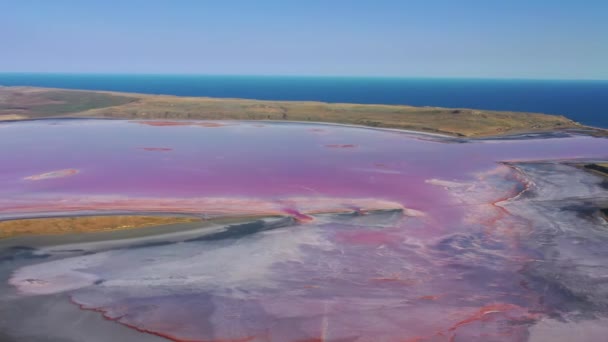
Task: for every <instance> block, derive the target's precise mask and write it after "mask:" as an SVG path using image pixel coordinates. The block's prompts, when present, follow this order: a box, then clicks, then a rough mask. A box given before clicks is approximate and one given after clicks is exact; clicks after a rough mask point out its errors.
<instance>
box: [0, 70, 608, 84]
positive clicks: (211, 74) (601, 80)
mask: <svg viewBox="0 0 608 342" xmlns="http://www.w3.org/2000/svg"><path fill="white" fill-rule="evenodd" d="M0 75H66V76H79V75H83V76H85V75H86V76H192V77H268V78H281V77H293V78H345V79H346V78H368V79H396V80H397V79H411V80H415V79H437V80H497V81H498V80H500V81H592V82H607V81H608V79H601V78H535V77H501V76H487V77H479V76H394V75H390V76H389V75H314V74H213V73H181V72H180V73H169V72H167V73H148V72H131V73H128V72H71V71H66V72H63V71H0Z"/></svg>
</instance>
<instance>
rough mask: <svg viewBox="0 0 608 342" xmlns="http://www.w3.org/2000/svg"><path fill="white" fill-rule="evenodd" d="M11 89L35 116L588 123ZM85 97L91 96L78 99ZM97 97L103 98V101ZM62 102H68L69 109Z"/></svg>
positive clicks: (477, 125) (459, 127)
mask: <svg viewBox="0 0 608 342" xmlns="http://www.w3.org/2000/svg"><path fill="white" fill-rule="evenodd" d="M28 89H29V90H28ZM11 92H19V93H20V95H19V97H20V99H19V101H20V103H21V104H22V105H23V104H27V103H28V101H27V98H28V97H31V102H32V103H34V104H36V106H32V108H33V109H27V106H26V105H24V106H22V107H23V108H25V109H24V110H23V111H22V112H20V113H13V114H18V115H21V116H26V117H32V118H33V117H36V118H39V117H44V114H45V113H44V112H43V111H41V108H46V107H44V106H47V107H48V106H53V110H54V111H53V112H52V113H49V114H48V116H57V115H58V114H60V113H61V112H65V114H64V115H63V116H69V117H101V118H117V119H163V120H197V119H202V120H288V121H311V122H331V123H342V124H354V125H363V126H370V127H385V128H399V129H408V130H416V131H422V132H432V133H442V134H448V135H453V136H466V137H483V136H496V135H504V134H514V133H522V132H546V131H554V130H561V129H576V128H584V126H581V125H580V124H578V123H576V122H574V121H572V120H569V119H567V118H565V117H563V116H554V115H545V114H534V113H518V112H500V111H486V110H472V109H449V108H438V107H412V106H392V105H359V104H343V103H323V102H302V101H258V100H244V99H219V98H203V97H176V96H164V95H142V94H123V93H115V92H92V91H77V90H56V89H42V88H23V87H20V88H15V87H4V88H1V87H0V106H1V105H2V98H3V97H4V98H10V97H11V96H10V93H11ZM45 92H49V93H50V94H51V95H52V96H51V95H48V94H46V95H45ZM2 94H4V95H2ZM7 94H8V95H7ZM102 95H103V96H102ZM81 98H85V99H87V100H86V101H84V100H79V99H81ZM49 99H51V100H53V101H58V100H57V99H60V100H61V101H63V102H62V104H57V103H53V104H48V103H45V102H44V101H46V100H49ZM41 101H42V102H41ZM70 101H77V103H76V104H71V103H70ZM95 101H98V103H96V102H95ZM83 103H86V106H88V107H90V108H86V109H82V110H76V111H75V109H77V108H79V107H82V106H83ZM61 106H67V107H68V109H66V108H62V107H61ZM34 107H35V108H34Z"/></svg>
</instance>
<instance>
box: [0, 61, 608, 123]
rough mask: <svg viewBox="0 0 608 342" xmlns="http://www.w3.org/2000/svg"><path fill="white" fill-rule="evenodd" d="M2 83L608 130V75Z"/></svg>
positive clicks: (23, 76)
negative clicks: (480, 116)
mask: <svg viewBox="0 0 608 342" xmlns="http://www.w3.org/2000/svg"><path fill="white" fill-rule="evenodd" d="M0 85H4V86H37V87H53V88H69V89H87V90H110V91H120V92H134V93H144V94H165V95H178V96H207V97H224V98H246V99H260V100H298V101H322V102H342V103H362V104H401V105H412V106H436V107H450V108H474V109H487V110H504V111H518V112H535V113H546V114H558V115H564V116H566V117H568V118H570V119H572V120H574V121H578V122H580V123H582V124H585V125H589V126H596V127H603V128H608V80H606V81H602V80H597V81H596V80H528V79H458V78H389V77H329V76H323V77H312V76H234V75H230V76H221V75H141V74H51V73H0Z"/></svg>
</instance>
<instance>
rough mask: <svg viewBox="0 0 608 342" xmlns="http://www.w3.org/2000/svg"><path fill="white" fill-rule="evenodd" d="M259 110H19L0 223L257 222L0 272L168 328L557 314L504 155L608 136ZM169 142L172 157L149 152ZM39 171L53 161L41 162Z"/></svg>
mask: <svg viewBox="0 0 608 342" xmlns="http://www.w3.org/2000/svg"><path fill="white" fill-rule="evenodd" d="M265 125H266V127H265V128H264V129H263V130H260V129H259V128H257V127H255V126H254V125H252V124H251V123H246V124H239V123H238V122H237V123H235V124H234V125H232V124H230V125H228V124H224V123H215V122H197V121H189V122H183V121H135V122H125V121H89V120H88V121H87V124H86V125H82V124H79V123H78V121H77V122H76V123H72V122H70V121H66V122H65V123H64V124H62V125H60V126H56V127H53V132H47V130H46V128H47V123H44V122H42V123H40V122H33V123H15V124H11V125H10V127H9V128H8V129H5V130H3V134H2V135H0V144H1V146H7V145H8V144H9V143H11V142H13V141H19V140H18V139H20V137H23V136H24V135H25V133H27V136H28V142H30V143H28V144H14V143H13V145H11V146H15V147H14V148H11V149H10V150H9V151H7V152H5V153H2V154H0V166H1V168H2V171H1V172H0V219H10V218H16V217H48V216H57V215H72V214H95V213H101V214H113V213H158V214H166V213H172V214H180V213H182V214H189V215H191V214H194V215H198V216H201V217H204V218H214V217H243V218H246V220H244V221H247V222H246V223H243V224H242V225H241V224H239V225H230V226H226V227H224V226H219V225H218V226H217V227H216V226H215V225H214V227H213V229H212V230H209V231H207V230H206V228H205V229H201V230H200V231H199V230H194V232H195V233H192V234H201V235H200V237H199V236H198V235H197V238H192V239H190V238H188V239H187V240H186V239H185V238H184V239H182V236H184V235H185V234H184V235H182V232H178V234H174V235H171V239H175V240H171V241H164V240H162V241H163V243H159V244H156V243H149V244H147V243H144V242H145V241H155V240H143V238H142V240H137V241H135V242H133V245H129V246H137V248H130V247H125V245H120V246H121V247H120V248H118V247H116V248H115V249H113V246H118V243H125V244H126V243H131V241H126V242H125V241H111V242H110V241H101V242H99V241H96V242H92V243H74V244H73V245H72V246H70V247H69V248H67V247H66V246H60V247H44V248H42V249H41V250H40V251H38V250H37V251H32V253H41V254H44V255H50V256H51V257H49V258H31V260H30V259H28V262H30V263H29V264H25V261H24V265H25V266H20V267H19V268H17V269H16V270H15V271H14V272H13V273H12V274H11V276H10V279H9V284H10V285H11V286H14V287H15V289H16V290H17V291H18V293H19V296H35V295H50V294H59V293H64V294H66V295H69V296H71V298H73V302H74V303H76V304H78V305H79V306H80V308H82V309H86V310H92V311H95V312H99V313H100V315H103V316H104V317H106V318H108V319H111V320H114V321H116V322H118V323H120V324H123V325H125V326H128V327H131V328H133V329H136V330H138V331H141V332H142V333H150V334H154V335H157V336H162V337H164V338H167V339H169V340H172V341H209V342H211V341H214V342H223V341H224V342H227V341H234V342H236V341H239V342H244V341H286V342H292V341H295V342H297V341H351V340H352V341H386V342H393V341H395V342H397V341H412V342H413V341H433V342H435V341H456V342H462V341H509V342H519V341H525V340H526V336H527V335H526V334H527V329H528V328H529V326H530V324H533V323H534V322H535V321H537V320H539V319H544V318H546V314H544V313H546V312H556V310H553V311H552V310H551V309H552V308H550V307H549V305H550V304H547V302H549V301H545V300H543V299H542V296H547V295H549V294H545V293H541V292H539V290H538V288H539V287H538V284H536V283H534V281H533V280H530V279H529V278H526V276H525V275H524V274H523V272H522V269H524V268H525V267H526V266H527V265H529V263H530V262H532V261H533V260H534V259H535V258H539V254H541V253H539V251H537V250H533V249H532V248H529V247H528V246H527V245H525V242H526V241H525V240H526V239H528V238H529V237H530V232H531V230H532V229H533V228H532V227H533V226H532V224H531V223H532V222H530V221H528V220H527V218H526V217H521V216H519V215H516V213H515V212H514V210H515V209H517V208H515V209H514V207H513V206H509V205H510V204H511V205H513V203H514V201H516V200H521V199H522V198H525V197H526V196H523V195H522V194H523V193H525V192H526V191H530V189H533V184H532V183H530V181H528V180H527V178H526V177H527V176H525V175H523V173H522V175H520V171H519V170H518V169H517V168H515V167H509V166H507V165H505V164H502V162H505V161H506V162H508V161H512V160H524V161H526V160H527V161H534V160H540V159H542V160H560V159H566V158H581V159H583V158H589V159H594V160H599V159H602V158H608V152H607V151H608V139H602V138H590V137H583V136H571V137H565V138H551V139H536V138H535V139H528V140H484V141H475V140H466V141H463V142H465V143H453V140H451V139H448V140H442V139H441V138H437V137H433V138H428V139H420V136H413V135H409V134H407V133H403V132H393V131H382V130H369V129H362V128H353V127H344V126H329V125H327V126H325V125H318V126H313V127H314V128H311V126H310V125H309V124H295V123H270V122H269V123H268V124H266V123H265ZM220 126H226V127H225V128H223V129H217V130H205V131H204V132H201V131H200V130H195V129H183V127H220ZM158 127H162V128H158ZM55 130H58V131H55ZM311 131H312V132H325V133H327V134H311ZM108 132H111V134H112V135H111V136H112V143H111V144H110V143H108V141H107V139H108ZM58 134H60V135H61V137H63V138H62V139H63V140H61V141H58V140H57V139H56V137H57V135H58ZM83 136H86V137H87V141H86V144H84V143H82V144H81V141H80V140H79V139H82V137H83ZM66 139H67V142H68V143H66V141H65V140H66ZM30 140H34V141H30ZM336 142H350V143H349V144H336ZM39 146H45V147H48V148H49V149H53V153H52V157H50V156H49V153H48V149H47V150H44V149H40V148H39ZM138 146H139V147H138ZM166 146H171V148H172V149H175V152H174V153H171V154H165V153H149V154H144V153H143V152H142V150H143V151H151V152H167V151H170V150H169V148H168V147H166ZM357 146H364V147H365V148H355V147H357ZM134 147H136V148H134ZM323 147H327V148H332V149H345V150H348V153H338V152H337V151H335V153H333V152H332V153H330V151H327V150H324V149H323ZM320 149H321V152H323V153H320ZM142 154H144V155H143V156H142ZM68 162H69V164H66V163H68ZM65 165H69V166H72V167H75V168H74V169H63V170H62V167H65ZM41 168H42V169H41ZM79 169H80V170H86V174H85V173H84V172H83V174H82V175H80V176H78V177H70V178H67V179H65V180H63V181H61V182H59V181H58V182H24V181H22V180H23V179H25V180H31V181H34V180H44V179H52V178H56V177H66V176H70V175H74V174H76V173H78V170H79ZM45 170H58V171H52V172H47V173H43V174H37V173H39V172H41V171H45ZM381 171H382V172H381ZM387 171H390V172H387ZM32 174H37V175H34V176H31V175H32ZM530 179H534V178H530ZM530 210H532V209H530ZM511 211H513V212H511ZM520 213H521V212H520ZM558 214H559V213H558ZM552 215H553V214H552ZM275 216H280V217H281V218H279V219H277V220H276V221H275V220H274V217H275ZM251 217H256V218H268V219H264V220H262V219H259V220H255V222H251ZM270 217H273V218H272V219H271V218H270ZM288 217H291V218H293V220H292V219H290V218H288ZM550 217H553V216H550ZM294 221H295V222H294ZM276 222H279V223H276ZM214 229H218V230H217V231H216V230H214ZM221 229H224V230H221ZM203 230H204V232H203ZM188 234H190V232H188ZM205 234H212V235H205ZM188 236H190V235H188ZM146 238H151V239H152V238H158V239H161V238H162V239H165V236H164V235H163V236H162V237H159V236H154V237H146ZM167 239H168V238H167ZM140 242H141V243H140ZM165 242H166V243H165ZM114 243H116V244H117V245H113V244H114ZM79 251H83V252H79ZM89 252H90V253H89ZM56 255H57V256H60V257H57V258H56V257H55V256H56ZM50 314H53V313H52V312H51V313H50Z"/></svg>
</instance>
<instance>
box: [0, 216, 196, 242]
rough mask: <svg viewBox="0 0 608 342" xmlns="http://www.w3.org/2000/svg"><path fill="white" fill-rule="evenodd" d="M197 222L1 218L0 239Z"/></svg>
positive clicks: (143, 218) (185, 219)
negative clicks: (2, 219)
mask: <svg viewBox="0 0 608 342" xmlns="http://www.w3.org/2000/svg"><path fill="white" fill-rule="evenodd" d="M196 221H200V219H198V218H193V217H167V216H78V217H57V218H35V219H19V220H8V221H0V239H1V238H9V237H16V236H23V235H57V234H72V233H92V232H102V231H113V230H123V229H135V228H142V227H150V226H160V225H166V224H175V223H188V222H196Z"/></svg>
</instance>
